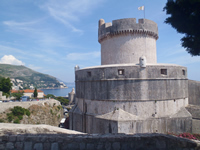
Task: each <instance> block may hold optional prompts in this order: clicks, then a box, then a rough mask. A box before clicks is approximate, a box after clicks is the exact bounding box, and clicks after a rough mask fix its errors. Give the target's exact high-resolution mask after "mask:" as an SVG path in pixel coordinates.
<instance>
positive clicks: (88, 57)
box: [67, 51, 100, 60]
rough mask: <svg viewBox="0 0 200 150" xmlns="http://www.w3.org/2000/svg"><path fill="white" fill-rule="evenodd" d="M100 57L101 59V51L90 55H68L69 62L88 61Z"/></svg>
mask: <svg viewBox="0 0 200 150" xmlns="http://www.w3.org/2000/svg"><path fill="white" fill-rule="evenodd" d="M98 57H100V52H99V51H96V52H89V53H70V54H68V55H67V59H68V60H88V59H92V58H98Z"/></svg>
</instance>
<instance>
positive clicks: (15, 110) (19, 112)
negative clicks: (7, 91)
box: [11, 106, 25, 116]
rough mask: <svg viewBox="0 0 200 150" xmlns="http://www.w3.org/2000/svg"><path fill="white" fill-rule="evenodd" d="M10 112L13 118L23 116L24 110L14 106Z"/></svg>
mask: <svg viewBox="0 0 200 150" xmlns="http://www.w3.org/2000/svg"><path fill="white" fill-rule="evenodd" d="M11 111H12V113H13V115H14V116H23V115H24V114H25V109H24V108H22V107H20V106H15V107H14V108H13V109H11Z"/></svg>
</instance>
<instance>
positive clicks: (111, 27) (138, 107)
mask: <svg viewBox="0 0 200 150" xmlns="http://www.w3.org/2000/svg"><path fill="white" fill-rule="evenodd" d="M157 39H158V27H157V24H156V23H155V22H153V21H151V20H148V19H139V21H138V23H137V22H136V19H135V18H127V19H119V20H114V21H112V23H105V21H104V20H103V19H100V20H99V29H98V41H99V43H100V44H101V66H95V67H88V68H84V69H76V71H75V81H76V105H75V107H74V108H73V109H72V111H71V112H70V121H69V122H70V129H72V130H76V131H81V132H85V133H127V134H132V133H167V132H174V133H180V132H191V131H192V115H191V114H190V113H189V112H188V110H187V109H185V107H186V106H187V105H188V79H187V68H186V67H183V66H179V65H174V64H158V63H157V56H156V40H157ZM76 68H78V67H76Z"/></svg>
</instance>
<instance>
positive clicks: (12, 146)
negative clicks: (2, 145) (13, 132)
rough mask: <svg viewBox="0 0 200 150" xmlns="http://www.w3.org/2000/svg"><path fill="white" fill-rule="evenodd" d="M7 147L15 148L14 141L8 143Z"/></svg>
mask: <svg viewBox="0 0 200 150" xmlns="http://www.w3.org/2000/svg"><path fill="white" fill-rule="evenodd" d="M6 149H14V143H12V142H8V143H6Z"/></svg>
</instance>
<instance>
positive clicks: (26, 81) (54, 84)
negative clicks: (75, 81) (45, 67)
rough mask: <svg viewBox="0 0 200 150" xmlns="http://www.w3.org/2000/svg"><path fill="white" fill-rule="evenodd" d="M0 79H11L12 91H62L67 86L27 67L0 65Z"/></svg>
mask: <svg viewBox="0 0 200 150" xmlns="http://www.w3.org/2000/svg"><path fill="white" fill-rule="evenodd" d="M0 77H9V78H10V79H11V82H12V84H13V87H12V89H14V90H23V89H33V88H34V87H37V88H41V89H60V88H67V86H66V85H65V84H64V83H63V82H60V81H58V80H57V79H56V78H55V77H53V76H50V75H47V74H43V73H39V72H37V71H34V70H32V69H30V68H27V67H25V66H18V65H9V64H0Z"/></svg>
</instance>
